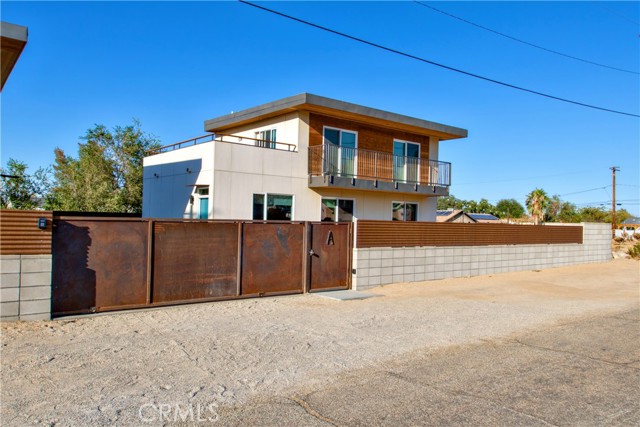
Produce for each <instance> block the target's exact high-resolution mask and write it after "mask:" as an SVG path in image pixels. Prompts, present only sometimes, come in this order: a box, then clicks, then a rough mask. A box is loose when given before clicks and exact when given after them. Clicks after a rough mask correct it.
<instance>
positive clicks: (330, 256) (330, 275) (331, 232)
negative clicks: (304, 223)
mask: <svg viewBox="0 0 640 427" xmlns="http://www.w3.org/2000/svg"><path fill="white" fill-rule="evenodd" d="M309 226H310V227H311V248H310V249H311V250H312V251H313V252H310V259H311V265H310V281H309V291H311V292H313V291H319V290H328V289H348V288H349V286H350V282H351V280H350V279H351V253H352V250H351V249H352V248H351V227H352V225H351V223H346V222H345V223H326V222H325V223H312V224H309Z"/></svg>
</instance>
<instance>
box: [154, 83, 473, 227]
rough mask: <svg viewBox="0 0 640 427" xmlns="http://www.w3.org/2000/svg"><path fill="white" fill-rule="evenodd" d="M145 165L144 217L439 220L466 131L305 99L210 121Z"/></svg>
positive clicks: (327, 100) (294, 98)
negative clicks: (447, 154)
mask: <svg viewBox="0 0 640 427" xmlns="http://www.w3.org/2000/svg"><path fill="white" fill-rule="evenodd" d="M205 131H207V132H210V134H207V135H205V136H202V137H198V138H195V139H192V140H187V141H183V142H181V143H177V144H172V145H169V146H166V147H162V148H160V149H157V150H155V151H153V152H152V153H150V155H149V156H148V157H146V158H145V159H144V187H143V216H144V217H158V218H201V219H207V218H208V219H244V220H251V219H255V220H304V221H321V220H324V221H351V220H352V219H353V218H358V219H377V220H392V219H393V220H406V221H416V220H419V221H435V220H436V198H437V197H438V196H447V195H448V194H449V186H450V183H451V176H450V173H451V165H450V163H447V162H442V161H440V160H439V159H438V146H439V143H440V141H445V140H449V139H456V138H464V137H466V136H467V131H466V130H465V129H460V128H456V127H452V126H447V125H442V124H438V123H433V122H429V121H426V120H422V119H417V118H413V117H408V116H403V115H400V114H395V113H390V112H387V111H382V110H377V109H373V108H369V107H364V106H361V105H356V104H351V103H347V102H343V101H338V100H334V99H330V98H325V97H321V96H317V95H312V94H308V93H303V94H300V95H296V96H292V97H289V98H284V99H281V100H278V101H274V102H270V103H268V104H264V105H260V106H258V107H254V108H249V109H247V110H243V111H239V112H235V113H231V114H228V115H226V116H222V117H218V118H214V119H211V120H207V121H206V122H205Z"/></svg>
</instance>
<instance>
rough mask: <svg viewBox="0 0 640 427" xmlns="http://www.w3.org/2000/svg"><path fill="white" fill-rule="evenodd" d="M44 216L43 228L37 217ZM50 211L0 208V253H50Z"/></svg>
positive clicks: (51, 215)
mask: <svg viewBox="0 0 640 427" xmlns="http://www.w3.org/2000/svg"><path fill="white" fill-rule="evenodd" d="M39 218H45V219H46V221H47V224H46V228H45V229H39V228H38V219H39ZM52 219H53V213H52V212H51V211H35V210H34V211H22V210H13V209H2V210H0V255H44V254H50V253H51V224H52V223H51V221H52Z"/></svg>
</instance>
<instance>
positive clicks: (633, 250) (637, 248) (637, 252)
mask: <svg viewBox="0 0 640 427" xmlns="http://www.w3.org/2000/svg"><path fill="white" fill-rule="evenodd" d="M627 253H628V254H629V255H630V256H631V258H633V259H640V243H636V244H635V245H633V246H632V247H630V248H629V250H628V251H627Z"/></svg>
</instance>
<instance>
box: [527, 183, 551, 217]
mask: <svg viewBox="0 0 640 427" xmlns="http://www.w3.org/2000/svg"><path fill="white" fill-rule="evenodd" d="M525 203H526V205H527V210H528V211H529V213H530V214H531V216H532V217H533V223H534V224H535V225H538V224H540V222H541V221H542V219H543V218H544V214H545V212H546V211H547V207H548V206H549V197H548V196H547V193H546V192H545V191H544V190H543V189H541V188H536V189H535V190H533V191H532V192H531V193H529V195H528V196H527V200H526V202H525Z"/></svg>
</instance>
